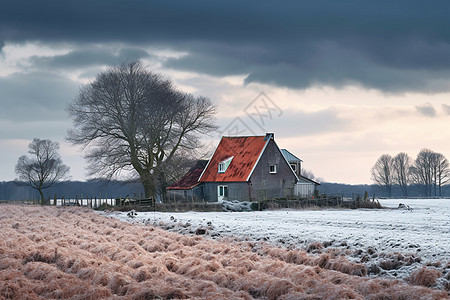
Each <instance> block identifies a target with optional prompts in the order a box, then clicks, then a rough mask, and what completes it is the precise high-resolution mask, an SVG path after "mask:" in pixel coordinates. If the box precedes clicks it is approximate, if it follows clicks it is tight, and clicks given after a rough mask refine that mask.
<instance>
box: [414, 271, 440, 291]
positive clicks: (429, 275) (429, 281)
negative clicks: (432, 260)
mask: <svg viewBox="0 0 450 300" xmlns="http://www.w3.org/2000/svg"><path fill="white" fill-rule="evenodd" d="M441 276H442V273H441V272H440V271H438V270H436V269H430V268H427V267H425V266H424V267H422V268H421V269H417V270H415V271H414V272H413V273H412V274H411V276H410V277H409V281H410V282H411V283H412V284H416V285H423V286H426V287H432V286H434V285H436V280H437V279H438V278H439V277H441Z"/></svg>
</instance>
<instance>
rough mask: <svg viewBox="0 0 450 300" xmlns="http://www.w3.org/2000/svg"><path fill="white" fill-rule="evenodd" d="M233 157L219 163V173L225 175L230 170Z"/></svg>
mask: <svg viewBox="0 0 450 300" xmlns="http://www.w3.org/2000/svg"><path fill="white" fill-rule="evenodd" d="M233 157H234V156H232V157H229V158H227V159H225V160H222V161H221V162H220V163H219V167H218V172H219V173H225V171H226V170H227V169H228V166H229V165H230V164H231V161H232V160H233Z"/></svg>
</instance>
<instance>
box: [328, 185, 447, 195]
mask: <svg viewBox="0 0 450 300" xmlns="http://www.w3.org/2000/svg"><path fill="white" fill-rule="evenodd" d="M365 191H367V193H368V195H369V197H371V198H372V197H373V195H375V197H389V195H388V194H387V192H386V189H385V188H383V187H381V186H379V185H375V184H372V185H369V184H353V185H351V184H343V183H329V182H323V183H321V184H320V186H319V192H320V193H321V194H328V195H338V196H344V197H352V196H353V195H364V192H365ZM401 197H402V189H401V188H400V186H398V185H393V186H392V194H391V198H401ZM408 197H409V198H414V197H419V198H422V197H427V189H426V187H425V186H424V185H421V184H413V185H409V186H408ZM442 197H450V185H445V186H443V187H442Z"/></svg>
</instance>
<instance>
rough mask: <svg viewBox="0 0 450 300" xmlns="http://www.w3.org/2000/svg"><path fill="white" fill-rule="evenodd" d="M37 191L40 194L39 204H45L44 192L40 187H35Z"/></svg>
mask: <svg viewBox="0 0 450 300" xmlns="http://www.w3.org/2000/svg"><path fill="white" fill-rule="evenodd" d="M37 190H38V191H39V195H41V205H44V204H45V199H44V193H43V192H42V189H41V188H38V189H37Z"/></svg>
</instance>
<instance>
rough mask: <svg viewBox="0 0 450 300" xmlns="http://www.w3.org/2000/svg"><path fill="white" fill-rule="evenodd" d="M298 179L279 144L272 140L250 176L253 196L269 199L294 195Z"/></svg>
mask: <svg viewBox="0 0 450 300" xmlns="http://www.w3.org/2000/svg"><path fill="white" fill-rule="evenodd" d="M297 181H298V178H297V176H296V174H295V173H294V171H293V170H292V169H291V167H290V165H289V163H288V162H287V161H286V159H285V157H284V156H283V154H282V152H281V150H280V149H279V148H278V145H277V144H276V143H275V141H274V140H273V139H272V140H270V142H269V143H268V145H267V147H266V148H265V150H264V153H263V154H262V155H261V157H260V159H259V161H258V164H257V165H256V167H255V169H254V171H253V172H252V174H251V176H250V179H249V182H250V183H251V197H252V198H255V199H264V198H266V199H267V198H282V197H286V196H289V195H292V194H293V193H294V187H295V184H296V182H297Z"/></svg>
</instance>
